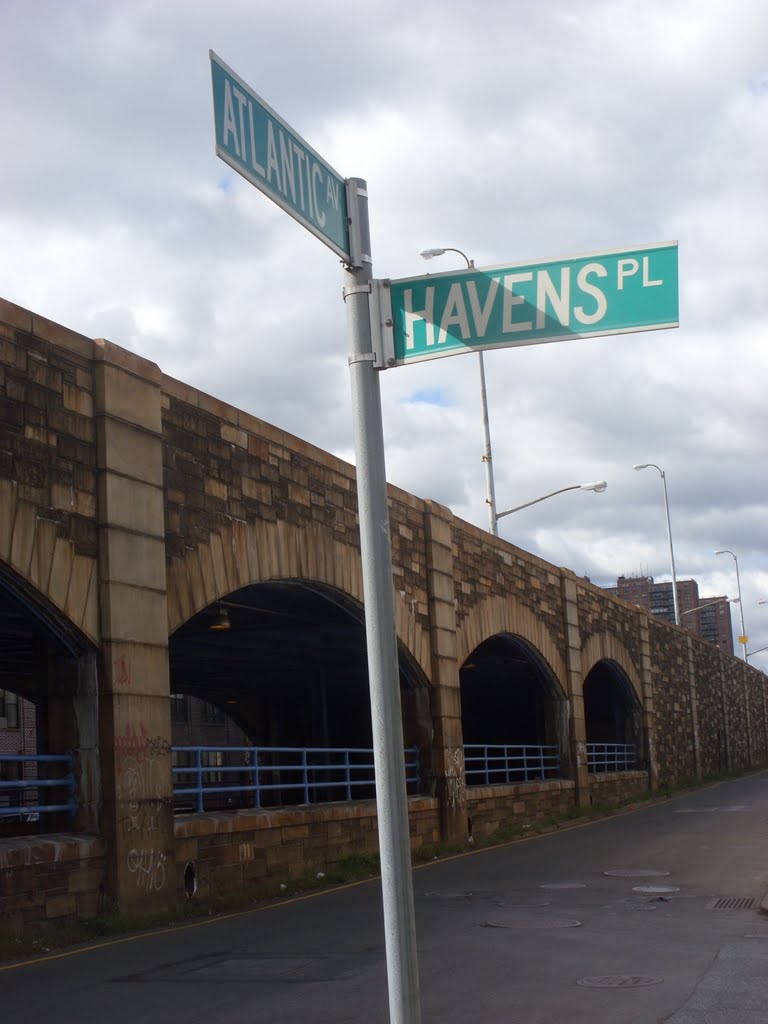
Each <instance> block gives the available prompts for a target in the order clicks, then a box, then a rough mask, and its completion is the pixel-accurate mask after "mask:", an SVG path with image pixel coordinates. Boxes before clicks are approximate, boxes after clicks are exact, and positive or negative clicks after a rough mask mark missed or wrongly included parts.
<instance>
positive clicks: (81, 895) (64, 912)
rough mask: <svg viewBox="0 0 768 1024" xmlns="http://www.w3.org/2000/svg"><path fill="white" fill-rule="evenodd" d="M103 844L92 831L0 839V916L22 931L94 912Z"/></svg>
mask: <svg viewBox="0 0 768 1024" xmlns="http://www.w3.org/2000/svg"><path fill="white" fill-rule="evenodd" d="M104 882H105V844H104V840H103V839H101V838H97V837H94V836H72V835H50V836H45V837H44V838H43V837H40V836H29V837H27V838H19V839H5V840H3V842H2V844H0V921H2V927H3V930H7V931H11V932H16V933H21V932H23V931H25V930H30V929H32V930H33V929H34V928H35V927H38V926H41V925H44V924H50V923H61V922H62V921H66V920H67V919H69V920H76V919H79V918H90V917H96V916H98V914H100V913H101V912H102V911H103V910H104V905H105V904H104Z"/></svg>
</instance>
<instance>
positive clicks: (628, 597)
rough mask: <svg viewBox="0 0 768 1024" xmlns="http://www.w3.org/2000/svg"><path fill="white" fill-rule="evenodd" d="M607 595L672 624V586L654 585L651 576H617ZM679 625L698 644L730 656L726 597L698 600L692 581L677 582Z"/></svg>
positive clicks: (730, 645) (729, 610) (730, 646)
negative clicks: (691, 635)
mask: <svg viewBox="0 0 768 1024" xmlns="http://www.w3.org/2000/svg"><path fill="white" fill-rule="evenodd" d="M605 589H606V590H607V591H608V593H610V594H615V595H616V596H617V597H620V598H622V600H624V601H628V602H629V603H630V604H634V605H637V606H638V607H640V608H645V609H646V610H647V611H649V612H650V613H651V615H656V616H657V617H658V618H660V619H665V620H666V621H667V622H674V621H675V604H674V599H673V595H672V583H671V582H670V583H654V580H653V576H619V577H618V578H617V580H616V586H615V587H606V588H605ZM677 603H678V606H679V609H680V625H681V626H683V627H684V628H685V629H687V630H689V631H690V632H691V633H693V635H694V636H699V637H701V638H702V640H707V641H709V643H711V644H714V645H715V646H716V647H720V648H721V649H722V650H724V651H727V653H728V654H733V626H732V624H731V606H730V604H729V602H728V598H727V597H700V596H699V585H698V583H697V582H696V580H678V581H677Z"/></svg>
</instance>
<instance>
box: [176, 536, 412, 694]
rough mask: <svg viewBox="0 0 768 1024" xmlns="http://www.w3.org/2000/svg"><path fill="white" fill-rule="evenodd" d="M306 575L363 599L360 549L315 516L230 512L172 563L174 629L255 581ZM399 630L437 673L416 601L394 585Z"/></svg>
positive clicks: (402, 642) (406, 643)
mask: <svg viewBox="0 0 768 1024" xmlns="http://www.w3.org/2000/svg"><path fill="white" fill-rule="evenodd" d="M278 579H303V580H307V581H311V582H313V583H319V584H323V585H326V586H329V587H332V588H333V589H335V590H338V591H340V592H341V593H343V594H346V595H347V596H348V597H351V598H352V599H353V600H354V601H356V602H357V603H358V604H360V605H362V604H363V577H362V565H361V559H360V551H359V550H358V548H357V547H355V546H353V545H350V544H344V543H342V542H340V541H339V540H338V539H337V538H336V537H335V536H334V534H333V530H332V529H330V528H325V527H323V526H321V525H319V524H317V523H308V524H306V525H302V526H298V527H297V526H294V525H293V524H291V523H288V522H286V521H285V520H280V519H278V520H275V521H268V520H262V519H260V520H254V521H252V522H243V521H242V520H232V521H231V523H230V524H229V525H228V526H227V527H224V528H223V529H222V530H221V531H219V532H217V533H212V534H211V535H210V537H209V540H208V542H207V543H205V544H198V545H197V546H196V547H195V548H191V549H189V550H188V551H187V553H186V555H185V556H184V557H183V558H175V559H173V560H172V561H171V564H170V565H169V567H168V571H167V600H168V632H169V634H171V633H173V632H174V631H175V630H176V629H178V627H179V626H181V625H182V624H183V623H184V622H186V621H187V620H188V619H190V618H192V616H193V615H195V614H197V613H198V612H200V611H202V610H203V609H204V608H206V607H208V605H210V604H213V603H214V602H215V601H216V600H220V599H223V598H224V597H226V595H227V594H230V593H232V592H233V591H235V590H239V589H241V588H242V587H247V586H249V585H251V584H256V583H261V582H266V581H268V580H278ZM394 599H395V631H396V634H397V639H398V641H399V643H400V645H401V646H402V648H403V650H404V651H406V652H408V654H409V656H410V658H411V659H412V660H413V661H414V662H415V663H416V664H417V665H418V667H419V669H420V670H421V672H422V673H423V675H424V676H425V678H426V679H427V680H430V678H431V650H430V644H429V630H428V629H427V628H425V627H424V626H423V625H422V621H421V619H422V618H423V617H422V616H421V615H420V614H419V613H418V608H417V607H416V604H415V602H414V601H412V600H410V599H409V598H408V597H407V595H406V594H405V593H401V592H400V591H398V590H395V596H394Z"/></svg>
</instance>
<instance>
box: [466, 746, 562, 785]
mask: <svg viewBox="0 0 768 1024" xmlns="http://www.w3.org/2000/svg"><path fill="white" fill-rule="evenodd" d="M464 772H465V775H466V779H467V785H468V786H501V785H505V784H510V783H512V784H514V783H516V782H533V781H535V780H538V781H540V780H542V779H557V778H559V777H560V749H559V747H557V746H533V745H530V744H521V743H516V744H511V745H509V746H503V745H500V744H491V743H489V744H483V743H470V744H468V745H466V746H465V747H464Z"/></svg>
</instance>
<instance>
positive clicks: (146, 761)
mask: <svg viewBox="0 0 768 1024" xmlns="http://www.w3.org/2000/svg"><path fill="white" fill-rule="evenodd" d="M115 746H116V757H117V766H118V778H117V800H118V807H119V810H120V817H119V828H120V830H121V832H122V836H123V839H124V840H126V841H127V842H130V844H131V847H130V850H129V851H128V870H129V871H130V872H131V873H132V874H134V875H135V876H136V885H137V887H138V888H140V889H142V890H143V891H144V892H146V893H153V892H157V891H158V890H159V889H161V888H162V886H163V885H164V884H165V859H166V858H165V854H164V853H162V852H161V851H159V850H158V849H157V848H156V847H157V845H158V839H159V838H160V837H161V836H162V833H163V829H164V821H163V819H164V817H165V816H166V815H167V814H168V813H169V812H170V809H171V804H172V799H171V795H170V792H169V791H168V789H169V787H168V779H167V775H168V761H167V758H168V756H169V754H170V752H171V747H170V744H169V743H168V741H167V740H166V739H165V738H164V737H162V736H150V735H149V734H148V731H147V729H146V727H145V726H144V724H143V723H139V725H138V727H137V728H133V727H132V726H131V725H128V726H127V727H126V729H125V731H124V732H123V733H122V734H121V735H119V736H118V737H117V738H116V743H115Z"/></svg>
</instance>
